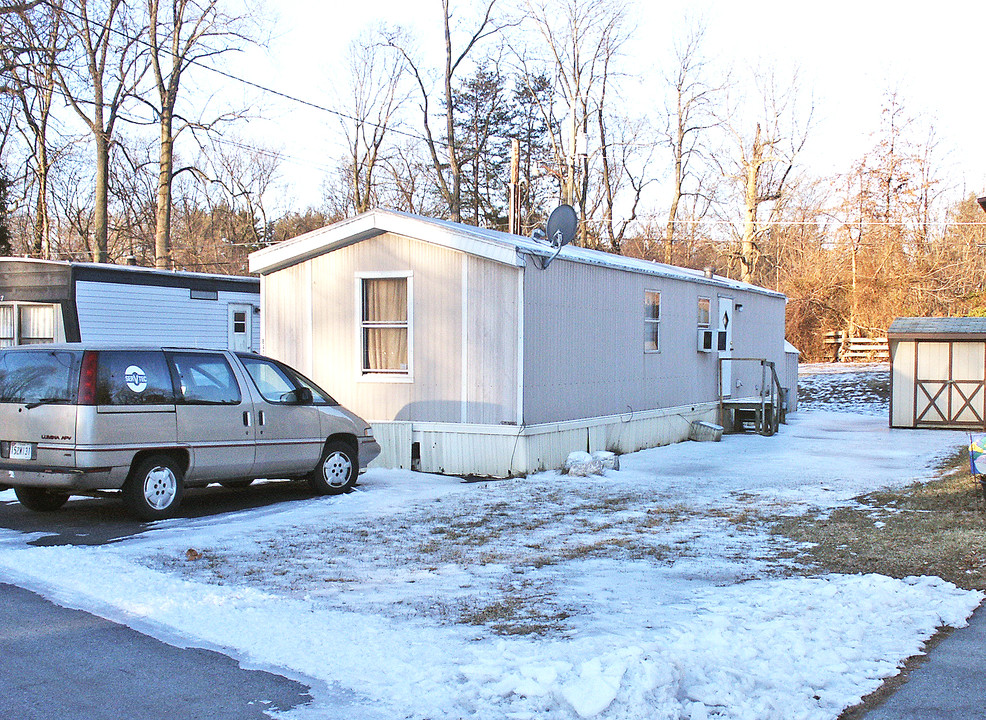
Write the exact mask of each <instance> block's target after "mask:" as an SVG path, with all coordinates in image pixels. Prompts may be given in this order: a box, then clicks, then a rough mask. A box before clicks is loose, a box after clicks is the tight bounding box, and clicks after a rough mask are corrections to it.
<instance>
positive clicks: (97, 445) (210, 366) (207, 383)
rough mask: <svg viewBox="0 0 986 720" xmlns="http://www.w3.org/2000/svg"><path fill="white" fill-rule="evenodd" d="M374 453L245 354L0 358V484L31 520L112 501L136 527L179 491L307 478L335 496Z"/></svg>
mask: <svg viewBox="0 0 986 720" xmlns="http://www.w3.org/2000/svg"><path fill="white" fill-rule="evenodd" d="M379 452H380V446H379V445H378V444H377V443H376V441H375V440H374V439H373V434H372V431H371V429H370V426H369V425H368V424H367V423H366V422H365V421H364V420H362V419H361V418H359V417H358V416H357V415H355V414H353V413H351V412H349V411H348V410H346V409H345V408H343V407H341V406H340V405H339V404H338V403H337V402H336V401H335V400H333V399H332V398H331V397H330V396H329V395H328V394H327V393H326V392H325V391H324V390H322V389H321V388H319V387H318V386H317V385H315V383H313V382H312V381H311V380H308V379H307V378H305V377H304V376H303V375H302V374H301V373H299V372H297V371H296V370H294V369H292V368H290V367H288V366H287V365H285V364H284V363H281V362H278V361H277V360H273V359H271V358H267V357H264V356H262V355H257V354H254V353H244V352H233V351H229V350H202V349H195V348H163V347H136V346H129V345H127V346H124V345H95V344H86V343H71V344H46V345H29V346H20V347H8V348H2V349H0V485H8V486H12V487H13V488H14V491H15V493H16V494H17V499H18V500H20V502H21V503H22V504H23V505H25V506H26V507H28V508H30V509H32V510H39V511H50V510H57V509H58V508H60V507H61V506H62V505H64V504H65V502H66V501H67V500H68V498H69V496H70V495H85V494H95V493H97V492H98V491H103V490H120V491H122V495H123V498H124V501H125V502H126V504H127V505H128V507H129V508H130V509H131V510H132V511H133V512H134V513H135V514H136V515H138V516H139V517H141V518H143V519H147V520H154V519H160V518H165V517H169V516H171V515H173V514H174V512H175V511H176V510H177V508H178V506H179V504H180V503H181V499H182V494H183V492H184V488H186V487H195V486H200V487H201V486H205V485H208V484H210V483H212V482H219V483H221V484H223V485H227V486H231V487H236V486H245V485H249V484H250V482H251V481H252V480H253V479H255V478H260V477H274V478H302V477H303V478H307V479H308V481H309V483H310V484H311V487H312V489H313V490H314V491H315V492H316V493H320V494H335V493H342V492H346V491H347V490H349V489H350V488H351V487H352V486H353V485H355V483H356V479H357V476H358V473H359V472H360V469H361V468H365V467H366V465H367V463H369V462H370V461H371V460H373V458H375V457H376V456H377V455H378V454H379Z"/></svg>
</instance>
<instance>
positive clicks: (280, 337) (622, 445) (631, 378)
mask: <svg viewBox="0 0 986 720" xmlns="http://www.w3.org/2000/svg"><path fill="white" fill-rule="evenodd" d="M553 254H554V250H553V249H552V248H551V247H550V246H548V245H546V244H543V243H539V242H536V241H534V240H531V239H529V238H525V237H520V236H516V235H510V234H506V233H501V232H496V231H491V230H483V229H480V228H476V227H471V226H467V225H461V224H457V223H452V222H446V221H441V220H433V219H428V218H423V217H418V216H414V215H409V214H405V213H399V212H393V211H384V210H377V211H372V212H369V213H365V214H363V215H360V216H358V217H356V218H352V219H349V220H345V221H342V222H339V223H336V224H334V225H330V226H328V227H325V228H322V229H320V230H316V231H313V232H310V233H307V234H305V235H301V236H299V237H296V238H293V239H291V240H288V241H285V242H283V243H280V244H278V245H274V246H271V247H269V248H265V249H263V250H259V251H257V252H255V253H253V254H252V255H251V256H250V270H251V272H258V273H260V275H261V303H262V305H261V307H262V310H263V312H262V318H263V323H262V324H263V328H262V346H263V350H264V352H266V353H267V354H269V355H272V356H274V357H277V358H280V359H282V360H284V361H285V362H287V363H289V364H291V365H294V366H296V367H298V368H299V369H301V370H302V371H303V372H305V373H306V374H309V375H310V376H311V377H312V378H313V379H314V380H315V381H316V382H318V383H319V384H320V385H322V386H324V387H325V388H326V389H327V390H328V391H329V392H331V393H332V394H333V395H335V396H336V397H337V399H338V400H339V401H340V402H342V403H343V404H344V405H346V406H347V407H350V408H352V409H353V410H354V411H355V412H357V413H359V414H360V415H361V416H362V417H365V418H367V419H368V420H370V421H371V422H372V423H373V427H374V435H375V436H376V437H377V438H378V440H380V442H381V445H382V447H383V453H382V455H381V457H380V459H379V461H378V462H379V463H380V464H383V465H385V466H390V467H414V468H418V469H421V470H425V471H429V472H446V473H451V474H477V475H491V476H506V475H511V474H521V473H528V472H532V471H536V470H539V469H543V468H553V467H558V466H560V465H561V464H562V463H563V462H564V460H565V458H566V457H567V455H568V453H569V452H571V451H573V450H588V451H595V450H614V451H618V452H631V451H634V450H638V449H641V448H645V447H653V446H657V445H662V444H667V443H670V442H675V441H678V440H682V439H685V438H687V437H688V433H689V428H690V424H691V422H692V421H696V420H700V421H713V422H718V421H719V417H718V409H719V400H720V390H721V391H722V394H723V395H724V396H725V397H727V398H738V397H744V396H746V395H757V394H758V393H759V391H760V386H761V384H762V383H763V377H764V375H763V369H762V367H761V365H760V364H759V363H758V362H746V361H740V360H739V358H744V359H747V358H748V359H757V358H761V359H766V360H768V361H770V362H773V363H776V367H777V369H778V372H780V373H781V374H782V375H785V377H783V378H782V383H783V384H784V387H787V388H795V387H796V382H797V378H796V365H795V377H787V375H788V374H789V373H787V372H785V371H784V370H783V368H785V367H788V368H789V367H790V365H786V364H785V359H786V358H787V357H789V356H790V353H786V352H785V351H786V348H787V346H786V344H785V340H784V308H785V302H786V300H785V297H784V296H783V295H782V294H780V293H777V292H773V291H770V290H766V289H764V288H760V287H755V286H752V285H748V284H744V283H740V282H737V281H733V280H728V279H726V278H723V277H719V276H714V275H712V274H711V273H709V274H708V275H707V274H705V273H703V272H699V271H694V270H687V269H683V268H678V267H672V266H669V265H662V264H659V263H654V262H650V261H644V260H636V259H632V258H625V257H621V256H617V255H612V254H609V253H603V252H596V251H592V250H587V249H583V248H578V247H573V246H567V247H565V248H564V249H562V251H561V253H560V254H559V256H558V257H557V258H556V259H554V260H553V261H552V262H551V263H550V265H547V267H546V260H547V259H548V258H550V257H551V256H552V255H553ZM730 357H731V358H734V359H735V360H727V361H725V362H723V363H721V367H722V372H721V376H720V362H719V359H720V358H730Z"/></svg>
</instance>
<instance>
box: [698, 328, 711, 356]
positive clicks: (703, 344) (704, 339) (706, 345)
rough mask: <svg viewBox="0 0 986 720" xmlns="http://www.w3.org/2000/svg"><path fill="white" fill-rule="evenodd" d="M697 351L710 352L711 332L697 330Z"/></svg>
mask: <svg viewBox="0 0 986 720" xmlns="http://www.w3.org/2000/svg"><path fill="white" fill-rule="evenodd" d="M698 351H699V352H712V331H711V330H705V329H703V328H699V330H698Z"/></svg>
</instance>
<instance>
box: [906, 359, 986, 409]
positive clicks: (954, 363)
mask: <svg viewBox="0 0 986 720" xmlns="http://www.w3.org/2000/svg"><path fill="white" fill-rule="evenodd" d="M984 370H986V344H983V343H981V342H919V343H918V345H917V373H916V382H915V386H914V393H915V397H914V424H915V425H975V426H978V427H982V426H983V425H984V422H983V418H984V417H986V406H984V401H986V392H984V389H983V381H984V378H986V373H984Z"/></svg>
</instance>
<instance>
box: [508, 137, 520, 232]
mask: <svg viewBox="0 0 986 720" xmlns="http://www.w3.org/2000/svg"><path fill="white" fill-rule="evenodd" d="M507 217H508V225H509V227H508V228H507V232H509V233H511V234H513V235H520V234H521V226H520V140H519V139H518V138H514V140H513V142H512V143H511V145H510V210H509V213H508V216H507Z"/></svg>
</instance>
